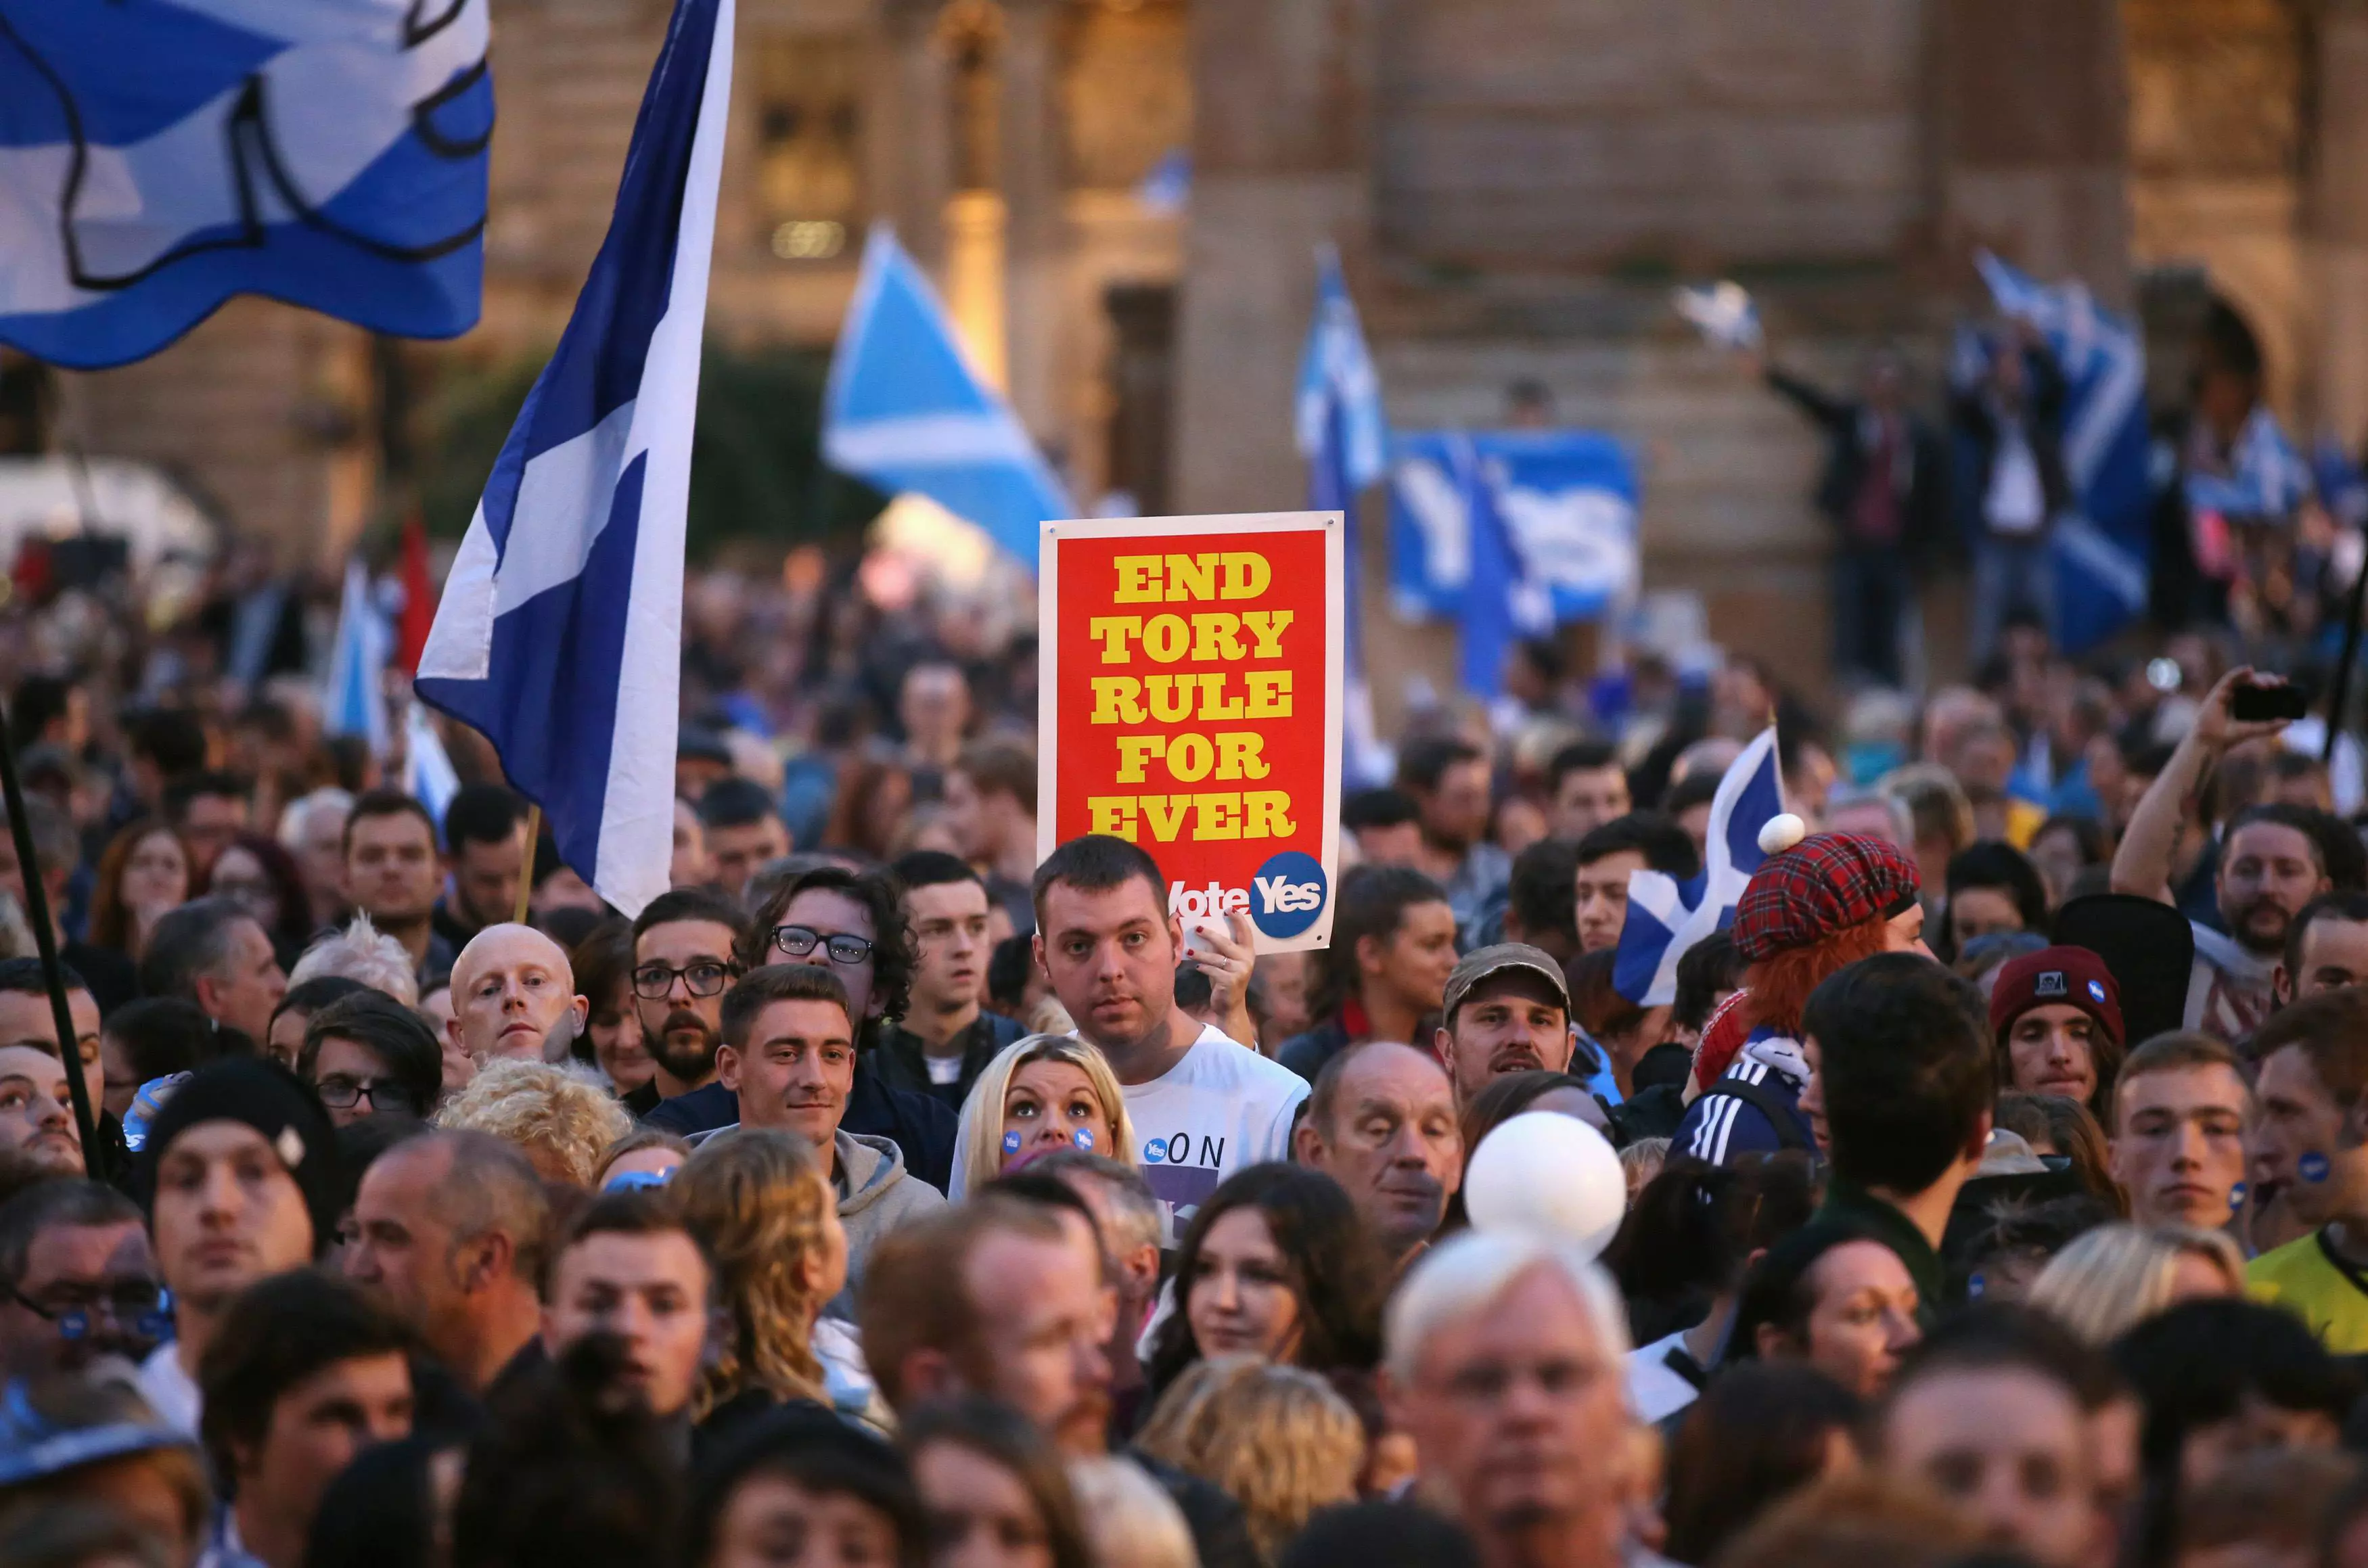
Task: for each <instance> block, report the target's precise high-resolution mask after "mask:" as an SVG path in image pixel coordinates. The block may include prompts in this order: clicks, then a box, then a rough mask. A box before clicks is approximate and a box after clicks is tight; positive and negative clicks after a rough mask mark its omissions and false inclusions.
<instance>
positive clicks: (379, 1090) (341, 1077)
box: [313, 1073, 420, 1116]
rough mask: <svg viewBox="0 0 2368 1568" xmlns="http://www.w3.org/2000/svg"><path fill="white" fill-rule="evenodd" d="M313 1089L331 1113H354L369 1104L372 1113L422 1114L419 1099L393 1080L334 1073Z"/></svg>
mask: <svg viewBox="0 0 2368 1568" xmlns="http://www.w3.org/2000/svg"><path fill="white" fill-rule="evenodd" d="M313 1090H314V1092H315V1093H317V1094H318V1095H319V1096H321V1103H322V1104H323V1105H324V1106H327V1107H328V1108H330V1109H331V1110H351V1109H352V1108H354V1107H355V1106H357V1105H359V1104H360V1103H361V1102H362V1101H363V1100H368V1101H370V1109H372V1110H399V1111H403V1112H404V1113H406V1114H408V1115H411V1116H417V1115H418V1114H419V1109H420V1107H419V1101H418V1098H417V1097H416V1096H414V1095H413V1094H412V1092H411V1091H410V1090H409V1089H408V1088H406V1087H405V1086H404V1085H403V1084H402V1083H400V1082H399V1081H397V1080H395V1079H393V1078H348V1077H347V1076H346V1075H345V1074H343V1073H332V1074H329V1075H328V1076H327V1077H325V1078H324V1079H322V1080H321V1081H320V1082H319V1083H317V1084H315V1085H313Z"/></svg>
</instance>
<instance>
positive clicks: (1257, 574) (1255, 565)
mask: <svg viewBox="0 0 2368 1568" xmlns="http://www.w3.org/2000/svg"><path fill="white" fill-rule="evenodd" d="M1224 573H1225V588H1224V597H1226V598H1229V599H1254V598H1256V597H1258V596H1259V595H1260V594H1262V593H1265V592H1266V590H1267V585H1268V584H1269V583H1271V582H1273V581H1274V568H1273V567H1272V566H1270V565H1269V564H1268V563H1267V559H1266V557H1265V556H1263V555H1259V554H1257V553H1255V552H1253V551H1247V550H1229V551H1225V553H1224Z"/></svg>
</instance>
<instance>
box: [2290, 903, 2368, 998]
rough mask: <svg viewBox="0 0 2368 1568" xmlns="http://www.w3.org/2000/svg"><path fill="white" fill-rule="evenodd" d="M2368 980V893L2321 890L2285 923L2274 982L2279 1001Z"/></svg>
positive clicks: (2367, 981) (2367, 982)
mask: <svg viewBox="0 0 2368 1568" xmlns="http://www.w3.org/2000/svg"><path fill="white" fill-rule="evenodd" d="M2360 984H2368V893H2359V892H2330V893H2321V894H2320V895H2319V896H2318V897H2317V898H2315V899H2312V900H2311V901H2310V902H2309V903H2305V904H2304V905H2303V906H2302V912H2301V913H2300V914H2298V915H2295V916H2294V924H2293V925H2291V926H2287V927H2286V945H2285V950H2284V952H2283V953H2282V954H2281V955H2280V957H2279V960H2278V968H2277V972H2276V973H2275V974H2274V975H2272V976H2271V987H2272V988H2273V989H2274V990H2275V992H2276V994H2277V1000H2278V1006H2281V1007H2283V1006H2285V1005H2286V1004H2288V1003H2290V1002H2298V1001H2300V1000H2302V999H2303V998H2304V997H2305V996H2316V995H2317V994H2319V993H2321V992H2323V991H2338V990H2340V989H2342V988H2343V987H2344V986H2347V985H2360Z"/></svg>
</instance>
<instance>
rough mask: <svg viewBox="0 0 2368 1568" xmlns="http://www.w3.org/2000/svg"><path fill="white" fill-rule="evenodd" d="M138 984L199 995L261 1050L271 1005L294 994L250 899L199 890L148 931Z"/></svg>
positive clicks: (202, 1004)
mask: <svg viewBox="0 0 2368 1568" xmlns="http://www.w3.org/2000/svg"><path fill="white" fill-rule="evenodd" d="M140 988H141V990H142V991H143V992H145V993H146V994H148V995H151V996H178V997H180V998H181V999H182V1000H183V1001H185V1002H194V1003H196V1004H197V1005H198V1009H199V1011H200V1012H202V1013H204V1014H205V1016H206V1017H209V1018H211V1019H213V1020H214V1022H216V1023H218V1024H223V1025H226V1026H228V1027H229V1028H234V1029H236V1030H238V1031H239V1032H240V1033H241V1034H244V1035H245V1036H246V1038H247V1039H248V1040H251V1041H252V1042H254V1045H255V1047H256V1050H261V1049H262V1047H263V1042H264V1040H266V1039H267V1038H268V1037H269V1035H270V1033H271V1013H272V1009H273V1008H275V1007H277V1006H279V998H280V997H282V996H284V995H286V994H288V974H287V971H284V970H282V969H281V968H280V967H279V957H278V956H277V955H276V954H275V953H274V952H273V951H272V947H271V938H270V937H269V936H268V935H267V934H266V933H265V932H264V929H263V927H262V926H259V925H257V924H256V920H255V916H253V915H249V914H248V913H247V912H246V908H245V905H244V904H241V903H236V902H234V901H233V900H231V899H227V898H201V899H198V900H196V901H195V902H193V903H185V904H183V905H181V906H180V907H179V908H178V909H175V910H169V911H167V912H166V913H165V915H163V916H162V917H161V918H159V919H158V920H157V922H156V926H155V928H154V930H152V931H150V932H149V933H148V949H147V951H145V952H144V953H142V954H141V956H140Z"/></svg>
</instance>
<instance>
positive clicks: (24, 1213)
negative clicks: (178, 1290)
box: [0, 1180, 165, 1378]
mask: <svg viewBox="0 0 2368 1568" xmlns="http://www.w3.org/2000/svg"><path fill="white" fill-rule="evenodd" d="M164 1288H165V1287H164V1281H163V1279H162V1278H159V1277H158V1275H157V1272H156V1255H155V1253H154V1250H153V1249H152V1248H151V1247H150V1246H149V1244H148V1229H147V1226H146V1225H145V1224H144V1223H143V1222H142V1220H141V1217H140V1210H139V1208H138V1206H137V1205H135V1204H134V1203H132V1201H131V1199H128V1198H126V1197H124V1196H123V1195H122V1194H121V1193H120V1192H118V1191H116V1190H115V1189H114V1188H113V1187H101V1186H99V1185H98V1184H97V1183H96V1182H89V1181H74V1180H69V1181H45V1182H42V1183H40V1185H39V1186H36V1187H28V1188H26V1189H25V1190H24V1191H22V1192H20V1193H18V1194H17V1196H16V1197H14V1198H12V1199H9V1200H8V1201H7V1202H6V1203H5V1204H0V1378H29V1377H37V1376H39V1375H40V1374H41V1373H44V1372H51V1371H80V1370H81V1369H84V1368H85V1367H87V1366H89V1365H90V1363H91V1362H92V1361H93V1360H95V1359H97V1358H99V1357H101V1356H120V1357H122V1358H126V1359H127V1360H131V1361H134V1362H136V1361H138V1360H140V1359H141V1358H142V1357H144V1356H146V1355H147V1354H148V1353H149V1352H150V1351H151V1350H154V1348H155V1347H156V1339H157V1335H158V1331H159V1329H160V1328H161V1327H162V1324H160V1323H159V1322H158V1314H159V1312H160V1311H161V1308H162V1301H163V1293H164Z"/></svg>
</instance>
